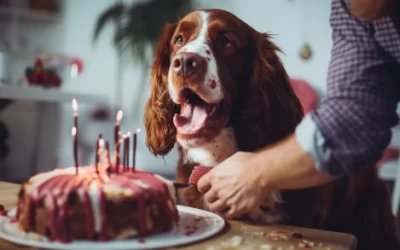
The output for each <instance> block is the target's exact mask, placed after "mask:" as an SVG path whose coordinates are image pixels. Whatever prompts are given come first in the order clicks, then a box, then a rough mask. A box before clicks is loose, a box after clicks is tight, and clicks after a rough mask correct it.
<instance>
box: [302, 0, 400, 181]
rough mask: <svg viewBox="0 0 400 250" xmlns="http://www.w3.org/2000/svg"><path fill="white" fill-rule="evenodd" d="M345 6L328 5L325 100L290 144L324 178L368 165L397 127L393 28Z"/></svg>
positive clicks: (397, 35)
mask: <svg viewBox="0 0 400 250" xmlns="http://www.w3.org/2000/svg"><path fill="white" fill-rule="evenodd" d="M348 4H349V2H348V0H333V1H332V9H331V10H332V12H331V18H330V24H331V27H332V32H333V33H332V39H333V48H332V51H331V52H332V55H331V61H330V65H329V73H328V85H327V92H326V96H325V97H324V99H323V101H322V102H321V105H320V106H319V107H318V109H316V110H315V111H314V112H312V113H310V114H309V115H306V117H305V118H304V119H303V121H302V122H301V123H300V124H299V126H298V127H297V128H296V138H297V140H298V142H299V143H300V145H301V146H302V147H303V149H304V150H306V151H307V152H309V153H310V154H311V155H312V156H313V158H314V159H315V161H316V162H317V164H316V168H317V169H318V170H319V171H321V172H325V173H328V174H330V175H343V174H346V173H351V172H353V171H357V170H358V169H360V168H362V167H368V166H371V165H374V164H375V163H376V162H377V161H378V160H379V159H380V158H381V157H382V153H383V151H384V150H385V148H386V147H387V146H388V145H389V143H390V139H391V136H392V134H391V128H392V127H394V126H395V125H396V124H397V123H398V116H397V113H396V108H397V103H398V101H399V97H400V95H399V93H400V30H399V26H396V22H395V20H394V19H392V18H389V17H388V18H382V19H379V20H375V21H364V20H361V19H358V18H356V17H355V16H353V15H352V14H351V13H350V11H349V9H348ZM399 16H400V13H399ZM397 25H398V23H397Z"/></svg>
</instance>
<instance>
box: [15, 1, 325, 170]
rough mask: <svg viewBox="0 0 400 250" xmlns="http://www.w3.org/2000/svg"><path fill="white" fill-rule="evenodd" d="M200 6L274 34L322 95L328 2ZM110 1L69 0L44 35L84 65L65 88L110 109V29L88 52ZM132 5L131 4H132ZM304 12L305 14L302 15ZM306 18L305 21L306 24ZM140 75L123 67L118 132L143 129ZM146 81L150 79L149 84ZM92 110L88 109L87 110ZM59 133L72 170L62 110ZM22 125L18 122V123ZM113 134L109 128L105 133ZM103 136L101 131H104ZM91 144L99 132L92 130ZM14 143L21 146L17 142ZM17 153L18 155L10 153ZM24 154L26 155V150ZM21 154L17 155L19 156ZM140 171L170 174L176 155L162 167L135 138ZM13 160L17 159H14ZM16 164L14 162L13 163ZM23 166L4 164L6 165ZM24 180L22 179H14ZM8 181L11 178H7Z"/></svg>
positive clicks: (290, 62)
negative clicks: (306, 50)
mask: <svg viewBox="0 0 400 250" xmlns="http://www.w3.org/2000/svg"><path fill="white" fill-rule="evenodd" d="M303 1H304V0H301V1H300V0H246V1H242V0H198V1H197V3H198V4H199V7H201V8H203V7H204V8H222V9H225V10H228V11H231V12H233V13H234V14H236V15H237V16H238V17H240V18H241V19H243V20H244V21H245V22H247V23H249V24H250V25H251V26H253V27H254V28H255V29H257V30H258V31H265V32H269V33H272V34H275V36H274V41H275V42H276V43H277V44H278V46H279V47H280V48H281V49H282V50H283V52H284V53H285V54H284V55H281V58H282V60H283V63H284V65H285V67H286V69H287V71H288V73H289V75H290V76H292V77H301V78H304V79H306V80H308V81H309V82H310V83H311V84H312V85H313V86H314V87H315V88H316V89H317V91H319V92H321V93H323V92H324V91H325V79H326V73H327V67H328V63H329V58H330V48H331V30H330V26H329V22H328V21H329V14H330V1H325V0H324V1H321V0H306V1H307V5H304V4H303ZM113 2H114V1H113V0H85V1H81V0H68V1H66V0H65V1H64V5H65V6H64V14H63V19H62V20H61V23H60V24H59V27H58V29H57V30H54V31H52V32H50V33H49V34H48V36H49V39H52V38H53V37H54V36H57V42H56V44H55V45H56V47H57V49H58V51H59V52H65V53H70V54H72V55H76V56H79V57H81V58H82V59H83V60H84V63H85V72H84V74H83V75H82V77H80V79H78V80H76V81H73V82H69V83H67V84H66V85H65V86H63V88H65V89H68V90H74V91H81V92H85V93H97V94H104V95H106V96H108V97H109V103H110V104H114V103H115V101H116V100H115V91H116V90H115V81H116V74H117V68H116V62H117V61H116V56H115V50H114V48H113V46H112V37H111V36H112V28H111V27H108V28H107V29H106V30H105V32H103V33H102V35H101V37H100V40H99V41H98V42H97V43H96V45H95V46H92V33H93V28H94V24H95V20H96V18H97V17H98V15H99V13H100V12H101V11H102V10H104V9H105V8H106V7H107V6H109V5H110V4H112V3H113ZM130 2H132V1H130ZM304 10H306V13H304ZM304 17H306V18H304ZM304 29H306V31H307V33H306V34H307V37H308V38H309V41H310V44H311V47H312V48H313V52H314V56H313V58H312V59H311V60H310V61H307V62H304V61H302V60H301V59H300V57H299V49H300V47H301V45H302V44H303V42H304V40H303V38H304ZM141 79H142V78H141V77H140V71H139V70H138V68H137V67H135V65H134V63H126V64H125V71H124V74H123V79H122V80H123V91H122V93H123V96H122V108H123V109H124V111H125V114H127V115H126V116H125V117H124V122H123V125H122V128H123V129H124V130H125V131H126V130H128V129H129V130H133V129H134V128H136V127H142V128H143V121H142V120H143V118H142V117H143V105H144V101H145V99H146V98H142V99H141V100H142V101H141V103H140V104H141V105H140V107H139V110H140V111H141V112H140V113H137V114H135V116H132V114H131V113H130V111H132V105H133V103H134V101H135V100H136V99H137V98H140V97H147V96H148V94H149V91H148V89H146V92H145V93H139V92H138V91H137V86H139V84H140V82H139V81H140V80H141ZM147 80H148V79H147ZM88 108H90V107H88ZM85 110H86V112H87V111H88V110H90V109H85V108H84V106H82V108H81V112H80V116H81V117H84V116H85V115H86V114H85ZM61 112H62V122H61V124H62V128H61V132H62V134H61V135H60V137H61V141H62V142H63V143H62V145H60V148H59V154H60V156H59V158H60V161H59V162H61V163H62V165H65V166H68V165H70V164H72V156H71V146H70V145H71V143H72V142H71V138H70V127H71V121H72V119H71V107H70V104H65V105H64V106H63V107H62V110H61ZM19 122H20V121H19ZM109 129H110V131H111V129H112V128H111V127H109ZM103 132H104V131H103ZM88 133H92V135H91V137H93V142H94V141H95V136H96V133H97V131H95V129H93V130H92V131H89V132H88ZM13 140H21V138H20V137H19V138H18V136H16V137H14V138H13ZM14 150H16V149H14ZM24 151H25V153H26V152H28V151H29V150H27V149H24ZM20 153H21V152H20ZM138 153H139V156H138V165H139V166H143V168H145V169H146V170H150V171H157V172H162V173H163V172H164V173H165V172H167V173H173V172H174V169H175V162H176V160H177V155H176V152H172V153H171V154H170V155H169V156H168V157H167V158H166V160H165V161H164V160H163V159H157V158H155V157H153V156H151V155H150V153H149V152H148V151H147V148H146V147H145V145H144V135H142V136H140V137H139V144H138ZM14 158H15V157H14ZM14 161H16V160H15V159H14ZM13 164H23V163H21V162H15V163H13V162H12V161H11V160H8V162H7V165H8V166H12V165H13ZM15 175H23V174H21V173H13V174H12V178H17V176H15ZM10 178H11V177H10Z"/></svg>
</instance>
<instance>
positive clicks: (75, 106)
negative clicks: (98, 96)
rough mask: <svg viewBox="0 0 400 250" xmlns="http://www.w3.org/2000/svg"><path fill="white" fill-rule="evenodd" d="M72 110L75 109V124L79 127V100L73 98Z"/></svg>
mask: <svg viewBox="0 0 400 250" xmlns="http://www.w3.org/2000/svg"><path fill="white" fill-rule="evenodd" d="M72 110H73V111H74V126H75V127H76V129H78V102H77V101H76V99H75V98H74V99H72Z"/></svg>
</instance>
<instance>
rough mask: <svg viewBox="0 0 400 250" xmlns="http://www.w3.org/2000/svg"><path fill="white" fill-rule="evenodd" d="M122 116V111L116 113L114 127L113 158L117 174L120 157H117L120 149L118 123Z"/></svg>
mask: <svg viewBox="0 0 400 250" xmlns="http://www.w3.org/2000/svg"><path fill="white" fill-rule="evenodd" d="M123 115H124V113H123V112H122V110H120V111H118V113H117V121H116V123H115V126H114V149H115V152H114V158H115V169H116V173H118V169H119V161H120V157H119V147H120V143H119V139H120V130H119V127H120V122H121V119H122V116H123Z"/></svg>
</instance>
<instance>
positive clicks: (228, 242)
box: [0, 182, 357, 250]
mask: <svg viewBox="0 0 400 250" xmlns="http://www.w3.org/2000/svg"><path fill="white" fill-rule="evenodd" d="M19 187H20V185H16V184H11V183H6V182H0V204H2V205H4V206H5V208H6V209H11V208H14V207H15V204H16V201H17V193H18V191H19ZM226 224H227V226H226V228H225V229H224V230H223V231H222V232H221V233H219V234H218V235H216V236H214V237H212V238H211V239H208V240H204V241H202V242H197V243H194V244H191V245H186V246H180V247H174V248H169V249H170V250H172V249H177V250H178V249H179V250H186V249H187V250H189V249H190V250H200V249H204V250H225V249H260V250H261V249H266V250H268V249H270V248H269V246H274V248H272V249H273V250H278V249H282V250H283V249H304V248H302V247H301V246H300V245H301V242H302V241H303V240H307V241H308V242H309V244H311V245H313V246H312V248H308V249H326V250H328V249H330V250H339V249H340V250H354V249H355V248H356V246H357V240H356V238H355V237H354V236H352V235H348V234H342V233H335V232H328V231H321V230H314V229H308V228H297V227H290V226H281V225H274V226H257V225H251V224H248V223H246V222H242V221H227V223H226ZM0 226H1V225H0ZM278 231H283V232H286V233H287V234H288V235H289V236H291V235H292V234H293V233H295V232H299V233H301V234H302V235H303V238H302V239H294V238H292V237H289V240H286V241H285V240H279V241H274V240H273V239H272V238H271V235H270V234H271V233H275V232H278ZM310 242H311V243H310ZM6 249H7V250H14V249H15V250H23V249H24V250H30V249H34V248H28V247H23V246H19V245H15V244H12V243H9V242H7V241H5V240H3V239H0V250H6Z"/></svg>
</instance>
